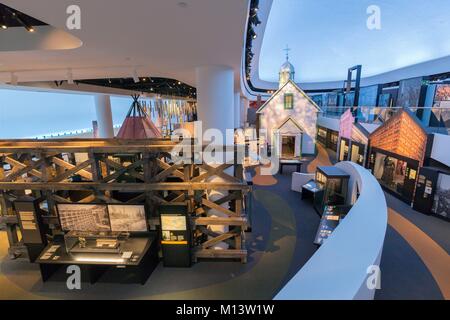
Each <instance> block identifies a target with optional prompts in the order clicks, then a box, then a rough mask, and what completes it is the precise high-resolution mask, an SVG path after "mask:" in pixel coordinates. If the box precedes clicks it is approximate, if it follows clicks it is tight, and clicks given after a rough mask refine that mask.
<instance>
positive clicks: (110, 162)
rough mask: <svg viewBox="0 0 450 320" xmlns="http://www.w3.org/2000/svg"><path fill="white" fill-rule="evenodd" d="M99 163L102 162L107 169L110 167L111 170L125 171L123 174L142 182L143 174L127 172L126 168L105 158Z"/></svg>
mask: <svg viewBox="0 0 450 320" xmlns="http://www.w3.org/2000/svg"><path fill="white" fill-rule="evenodd" d="M101 161H103V162H104V163H105V164H106V165H107V166H109V167H111V168H113V169H115V170H125V172H128V174H129V175H130V176H132V177H134V178H137V179H139V180H141V181H144V175H143V174H140V173H138V172H136V171H134V170H128V169H127V168H128V167H124V166H122V165H121V164H119V163H117V162H115V161H113V160H111V159H108V158H107V157H105V158H104V159H102V160H101Z"/></svg>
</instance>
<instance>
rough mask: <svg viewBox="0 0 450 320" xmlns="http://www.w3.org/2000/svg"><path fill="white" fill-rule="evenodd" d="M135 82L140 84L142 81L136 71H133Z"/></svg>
mask: <svg viewBox="0 0 450 320" xmlns="http://www.w3.org/2000/svg"><path fill="white" fill-rule="evenodd" d="M133 81H134V83H138V82H140V81H141V80H139V76H138V73H137V70H136V69H134V70H133Z"/></svg>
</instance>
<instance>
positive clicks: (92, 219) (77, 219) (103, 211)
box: [56, 203, 111, 231]
mask: <svg viewBox="0 0 450 320" xmlns="http://www.w3.org/2000/svg"><path fill="white" fill-rule="evenodd" d="M56 207H57V210H58V216H59V221H60V223H61V229H62V230H63V231H111V225H110V221H109V216H108V210H107V206H106V205H104V204H75V203H71V204H62V203H60V204H57V206H56Z"/></svg>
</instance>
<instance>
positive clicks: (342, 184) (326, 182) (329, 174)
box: [314, 167, 350, 215]
mask: <svg viewBox="0 0 450 320" xmlns="http://www.w3.org/2000/svg"><path fill="white" fill-rule="evenodd" d="M349 179H350V176H349V175H348V174H347V173H346V172H345V171H343V170H341V169H339V168H337V167H317V171H316V183H317V184H318V185H319V186H320V191H319V192H316V193H315V195H314V208H315V209H316V210H317V212H318V213H319V214H320V215H322V212H323V210H324V208H325V206H327V205H329V206H333V205H345V204H346V203H347V192H348V180H349Z"/></svg>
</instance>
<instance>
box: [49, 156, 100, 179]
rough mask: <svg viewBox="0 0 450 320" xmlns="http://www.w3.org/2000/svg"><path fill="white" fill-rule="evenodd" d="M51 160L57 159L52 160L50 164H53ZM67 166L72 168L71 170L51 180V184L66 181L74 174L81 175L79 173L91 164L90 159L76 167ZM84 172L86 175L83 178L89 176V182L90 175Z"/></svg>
mask: <svg viewBox="0 0 450 320" xmlns="http://www.w3.org/2000/svg"><path fill="white" fill-rule="evenodd" d="M53 159H57V158H55V157H53V158H52V162H53V163H55V162H54V161H53ZM60 160H61V159H60ZM63 162H65V161H63ZM67 164H68V165H70V166H72V168H71V169H69V170H66V171H65V172H64V173H62V174H60V175H59V176H57V177H55V178H53V179H52V182H60V181H63V180H66V179H68V178H69V177H70V176H72V175H74V174H76V173H77V174H80V175H81V173H80V171H81V170H83V169H84V168H86V167H88V166H90V165H91V164H92V159H88V160H86V161H83V162H82V163H80V164H79V165H77V166H74V165H71V164H70V163H67ZM83 171H85V170H83ZM85 172H86V173H87V175H86V174H84V177H86V176H89V180H92V174H91V173H89V172H87V171H85Z"/></svg>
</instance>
